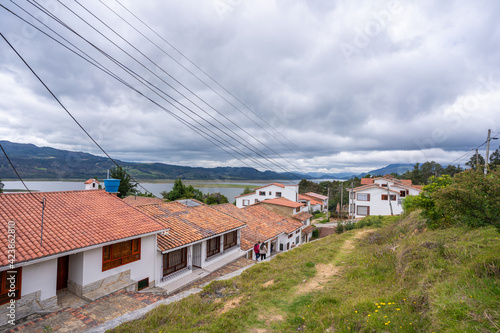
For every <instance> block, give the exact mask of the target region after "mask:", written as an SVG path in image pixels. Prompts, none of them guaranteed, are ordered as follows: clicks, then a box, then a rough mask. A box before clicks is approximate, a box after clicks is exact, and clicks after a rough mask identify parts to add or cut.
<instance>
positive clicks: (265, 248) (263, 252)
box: [259, 243, 267, 261]
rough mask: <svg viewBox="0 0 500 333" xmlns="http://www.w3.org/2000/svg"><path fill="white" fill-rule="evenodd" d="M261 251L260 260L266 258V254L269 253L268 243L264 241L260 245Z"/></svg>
mask: <svg viewBox="0 0 500 333" xmlns="http://www.w3.org/2000/svg"><path fill="white" fill-rule="evenodd" d="M259 252H260V261H263V260H266V254H267V246H266V243H262V244H261V245H260V248H259Z"/></svg>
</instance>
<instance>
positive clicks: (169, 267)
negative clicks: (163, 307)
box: [137, 200, 245, 292]
mask: <svg viewBox="0 0 500 333" xmlns="http://www.w3.org/2000/svg"><path fill="white" fill-rule="evenodd" d="M233 207H234V206H233ZM137 208H138V209H139V210H141V211H143V212H145V213H146V214H148V215H150V216H152V217H153V218H155V219H156V220H157V221H159V222H160V223H161V224H162V225H163V226H164V227H165V228H168V229H169V231H168V232H165V233H163V234H160V235H158V252H157V255H156V266H157V267H158V268H159V269H158V271H157V276H156V280H157V281H159V283H158V284H157V285H158V286H159V287H162V288H164V289H166V290H167V292H173V291H175V290H176V289H178V288H180V287H182V286H184V285H185V284H187V283H189V282H190V280H189V279H190V278H193V275H196V278H200V277H202V276H203V275H204V274H208V272H210V271H214V270H216V269H218V268H220V267H222V266H224V265H225V264H227V263H228V262H231V261H233V260H235V259H237V258H240V257H242V256H244V255H245V253H244V252H242V251H241V250H240V244H241V229H242V228H244V227H245V223H244V222H242V221H240V220H238V219H236V218H234V217H231V216H229V215H227V214H224V213H222V212H220V211H218V210H216V209H213V208H212V207H211V206H207V205H205V204H203V203H199V202H197V201H194V200H185V201H183V202H179V201H174V202H167V203H165V202H164V203H159V204H149V205H143V206H137ZM196 271H197V272H198V273H197V274H193V272H196Z"/></svg>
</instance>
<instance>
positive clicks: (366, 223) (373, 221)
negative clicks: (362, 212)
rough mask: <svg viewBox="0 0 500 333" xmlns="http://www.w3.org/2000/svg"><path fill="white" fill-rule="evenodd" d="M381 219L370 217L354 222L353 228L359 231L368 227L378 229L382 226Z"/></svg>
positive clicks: (378, 216) (374, 216)
mask: <svg viewBox="0 0 500 333" xmlns="http://www.w3.org/2000/svg"><path fill="white" fill-rule="evenodd" d="M382 219H383V218H382V216H380V215H370V216H367V217H365V218H363V219H362V220H360V221H358V222H356V225H355V228H358V229H361V228H364V227H370V226H374V227H377V228H380V227H381V226H382Z"/></svg>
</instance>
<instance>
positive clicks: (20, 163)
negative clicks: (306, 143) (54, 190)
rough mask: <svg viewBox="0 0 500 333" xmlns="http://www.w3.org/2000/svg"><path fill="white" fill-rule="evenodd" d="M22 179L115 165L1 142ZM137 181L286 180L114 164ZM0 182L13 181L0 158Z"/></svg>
mask: <svg viewBox="0 0 500 333" xmlns="http://www.w3.org/2000/svg"><path fill="white" fill-rule="evenodd" d="M0 144H2V146H3V147H4V149H5V151H6V152H7V154H8V155H9V157H10V159H11V161H12V163H13V164H14V166H15V167H16V169H17V171H18V172H19V174H20V175H21V176H22V177H23V179H88V178H93V177H97V178H99V179H103V178H106V174H107V170H108V169H110V168H112V167H114V164H113V163H112V162H111V161H110V160H109V159H108V158H105V157H100V156H96V155H92V154H88V153H82V152H72V151H67V150H61V149H55V148H49V147H37V146H35V145H33V144H22V143H14V142H10V141H0ZM117 163H118V164H120V165H121V166H123V167H124V168H125V169H126V170H127V172H128V173H129V174H130V175H132V176H133V177H134V178H136V179H142V180H144V179H176V178H182V179H192V180H216V179H217V180H276V179H286V178H287V176H286V175H283V174H279V173H276V172H272V171H265V172H261V171H259V170H257V169H253V168H246V167H217V168H201V167H188V166H177V165H169V164H163V163H133V162H123V161H119V160H117ZM0 178H1V179H3V180H5V179H16V178H17V177H16V174H15V173H14V171H13V170H12V168H11V167H10V165H9V163H8V161H7V159H6V158H5V156H3V154H0Z"/></svg>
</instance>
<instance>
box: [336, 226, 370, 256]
mask: <svg viewBox="0 0 500 333" xmlns="http://www.w3.org/2000/svg"><path fill="white" fill-rule="evenodd" d="M371 232H372V230H366V229H362V230H361V231H359V232H357V233H356V234H355V235H354V237H353V238H351V239H348V240H346V241H345V242H344V244H343V245H342V247H341V248H340V250H343V251H349V250H353V249H354V240H356V239H361V238H363V237H365V235H366V234H369V233H371Z"/></svg>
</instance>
